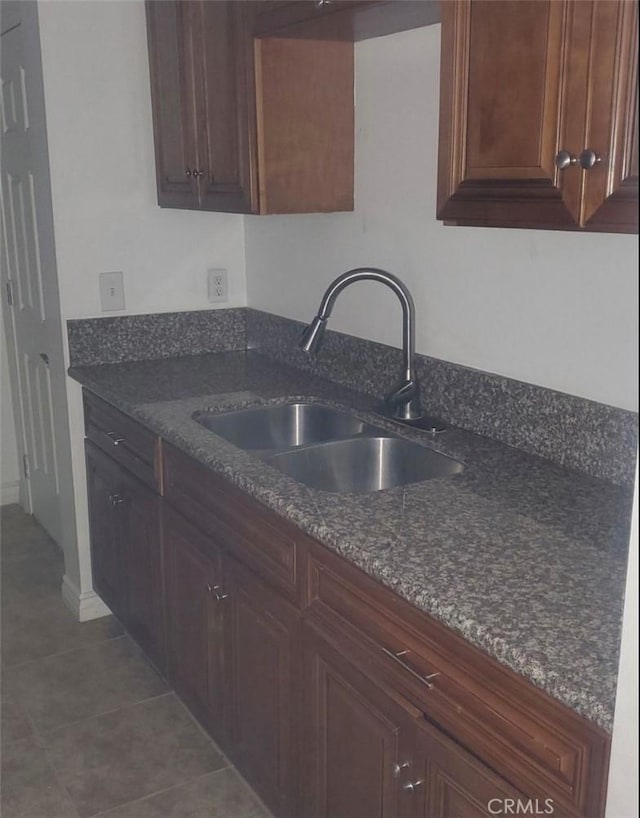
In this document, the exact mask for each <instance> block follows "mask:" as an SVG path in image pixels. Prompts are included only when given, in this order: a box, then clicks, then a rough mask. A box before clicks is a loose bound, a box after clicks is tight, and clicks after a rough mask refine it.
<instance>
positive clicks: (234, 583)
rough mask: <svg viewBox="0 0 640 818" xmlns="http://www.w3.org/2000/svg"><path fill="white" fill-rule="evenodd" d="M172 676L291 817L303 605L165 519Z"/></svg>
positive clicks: (264, 792) (209, 541)
mask: <svg viewBox="0 0 640 818" xmlns="http://www.w3.org/2000/svg"><path fill="white" fill-rule="evenodd" d="M164 521H165V523H164V541H165V564H166V600H167V623H168V645H169V675H170V678H171V681H172V683H173V685H174V687H175V688H176V690H177V691H178V693H179V694H180V695H181V696H182V697H183V699H184V700H185V702H186V703H187V704H188V705H189V706H190V707H191V708H192V709H193V711H194V713H195V714H196V715H197V716H198V717H199V718H200V719H201V720H202V721H203V723H204V724H205V726H206V727H207V728H208V730H209V732H210V733H211V734H212V736H213V737H214V739H215V740H216V741H217V742H218V743H219V744H220V745H221V746H222V747H223V749H224V750H225V752H227V753H228V755H230V756H231V758H232V759H233V760H234V761H235V762H236V764H237V765H238V766H239V767H240V769H241V770H242V772H243V774H244V775H245V776H246V778H247V779H248V780H249V781H250V782H251V784H252V785H253V787H254V788H255V789H256V791H257V792H258V793H259V794H260V796H261V797H262V798H263V799H264V801H265V802H266V803H267V804H268V805H269V806H270V807H271V808H272V809H273V810H274V811H275V812H276V814H277V815H291V816H295V815H296V812H295V808H294V804H295V799H296V774H295V769H296V764H295V756H296V754H295V752H294V746H293V736H292V729H293V723H294V710H295V709H296V697H295V690H294V682H295V673H294V668H293V665H294V660H295V654H296V651H295V643H296V633H297V619H298V617H297V612H296V610H295V609H294V608H293V607H292V606H291V605H290V604H289V603H288V602H286V601H285V600H284V599H282V598H281V597H280V595H279V594H278V593H276V592H275V591H273V590H272V589H271V588H269V587H268V586H266V585H265V584H264V583H263V582H261V581H260V580H259V579H258V578H257V577H256V576H255V575H254V574H253V572H251V571H249V570H248V569H246V568H245V567H244V566H242V565H240V564H239V563H238V562H237V561H236V560H234V559H233V558H232V557H230V556H228V555H226V554H224V555H223V554H222V552H221V550H220V549H219V547H218V546H217V544H216V543H215V541H214V539H213V538H212V537H211V536H209V535H205V534H203V533H201V532H200V531H199V530H198V529H197V528H196V527H195V526H193V525H191V524H190V523H189V522H187V521H186V520H185V519H184V518H182V517H181V516H180V515H178V514H176V513H175V512H173V511H172V510H166V511H165V516H164Z"/></svg>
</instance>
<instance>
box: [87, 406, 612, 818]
mask: <svg viewBox="0 0 640 818" xmlns="http://www.w3.org/2000/svg"><path fill="white" fill-rule="evenodd" d="M113 411H115V410H113ZM116 419H117V418H116ZM110 425H111V424H110ZM117 439H118V441H120V438H119V437H118V438H117ZM105 445H106V444H105ZM130 448H131V447H130ZM161 448H162V457H163V458H164V473H163V481H162V482H161V483H160V482H159V483H158V484H157V485H162V486H164V492H165V494H164V496H163V497H160V496H159V494H157V493H156V492H154V491H153V489H152V488H151V486H152V485H154V484H153V483H152V482H151V477H150V476H149V475H148V474H146V473H145V472H142V473H143V475H145V474H146V477H147V482H146V484H145V483H143V482H142V481H141V480H139V479H138V477H134V476H133V473H132V472H131V471H130V470H129V469H128V468H126V467H125V466H124V465H123V463H122V460H123V458H124V455H123V454H118V452H116V454H115V455H114V456H113V457H112V456H110V455H108V454H107V453H105V452H104V451H103V450H102V448H98V447H96V446H95V445H94V444H93V443H91V442H90V441H87V443H86V458H87V476H88V492H89V507H90V509H89V510H90V524H91V548H92V564H93V577H94V584H95V588H96V590H97V591H98V593H99V594H100V595H101V596H102V597H103V599H104V601H105V602H106V603H107V604H108V605H109V606H110V607H111V608H112V610H113V612H114V613H115V614H116V615H117V616H118V617H119V618H120V619H121V620H122V622H123V623H124V624H125V626H126V627H127V628H128V630H129V631H130V633H131V634H132V636H134V638H135V639H136V640H137V641H138V642H139V644H140V645H141V646H142V647H143V649H144V650H145V651H146V652H147V653H148V655H149V656H150V658H151V659H152V660H153V661H155V662H156V664H157V665H158V666H159V667H160V668H161V669H166V673H167V675H168V677H169V678H170V680H171V682H172V684H173V686H174V688H175V689H176V691H177V692H178V693H179V695H180V696H181V697H182V698H183V700H184V701H185V703H186V704H187V705H188V706H189V707H190V708H191V710H192V711H193V713H194V714H195V715H196V717H197V718H198V719H199V720H200V722H201V723H202V724H203V725H204V726H205V727H206V729H207V730H208V731H209V732H210V733H211V735H212V736H213V738H214V739H215V740H216V742H217V743H218V744H219V745H220V746H221V747H222V749H223V750H224V752H225V753H226V754H227V755H228V756H229V758H231V759H232V760H233V762H234V763H235V764H236V765H237V767H238V768H239V770H240V772H241V773H242V774H243V775H244V776H245V777H246V778H247V780H248V781H249V783H250V784H251V785H252V786H253V787H254V789H255V790H256V791H257V792H258V794H259V795H260V796H261V797H262V798H263V799H264V801H265V803H266V804H267V805H268V806H269V808H270V809H271V810H272V811H273V813H274V815H275V816H276V818H462V817H463V816H464V818H482V817H483V816H485V817H486V816H489V815H492V814H509V812H508V810H509V809H511V810H512V812H513V810H514V809H515V808H516V806H517V804H518V803H519V804H520V805H524V807H523V809H525V811H526V810H528V811H529V812H531V811H532V809H534V808H535V809H536V810H538V813H540V811H542V814H552V815H554V817H555V818H602V815H603V814H604V801H605V793H606V784H605V782H606V773H607V759H608V749H609V742H608V737H607V736H606V735H605V734H604V732H603V731H601V730H599V728H597V727H595V726H594V725H593V724H591V723H589V722H587V721H586V720H585V719H582V718H581V717H580V716H578V715H577V714H576V713H574V712H573V711H571V710H569V709H568V708H564V707H562V706H561V705H559V704H558V703H557V702H555V701H554V700H551V699H549V698H548V697H545V695H544V694H543V693H541V692H540V691H538V690H536V689H535V688H533V686H532V685H529V684H528V683H527V682H526V681H525V680H524V679H521V678H520V677H518V676H516V675H515V674H512V673H510V672H509V671H507V670H506V669H505V668H504V667H502V666H498V665H497V663H494V662H493V660H490V659H489V658H488V657H484V656H483V655H479V653H478V652H477V651H476V649H475V648H472V647H471V646H469V645H468V644H466V643H464V642H463V640H461V639H460V638H459V637H457V636H455V635H454V634H452V633H450V632H449V631H448V630H446V629H445V628H444V627H443V626H442V625H440V624H438V623H436V622H434V621H432V620H430V619H429V618H428V617H426V616H425V615H423V614H422V613H420V612H418V611H416V610H415V609H413V608H410V606H408V604H407V603H405V602H404V601H403V600H401V599H400V598H399V597H396V596H395V595H392V594H391V593H390V592H389V591H387V590H386V589H384V588H382V587H381V586H379V585H377V584H376V583H374V581H373V580H372V579H370V578H368V577H365V576H363V575H362V574H361V572H359V571H358V569H356V568H355V567H354V566H352V565H349V564H348V563H346V562H345V561H344V560H342V559H341V558H339V557H337V556H336V555H335V554H331V553H330V552H329V551H327V549H324V548H323V547H321V546H320V545H319V544H318V543H316V542H314V541H312V540H310V538H308V537H306V535H303V534H302V532H300V533H299V534H298V533H297V532H296V530H295V529H293V528H292V526H290V525H289V524H288V523H284V522H283V521H282V520H281V519H280V518H279V517H278V516H277V515H275V514H271V513H270V512H268V511H267V510H266V509H265V508H264V506H262V505H260V504H258V503H257V502H255V501H254V500H252V499H251V498H250V497H249V496H248V495H246V496H243V497H240V496H239V491H238V489H236V488H233V487H229V489H227V488H226V486H225V484H224V481H223V480H222V479H219V478H216V480H215V481H212V480H211V479H210V477H211V472H210V471H208V470H207V469H206V468H205V467H204V466H201V465H200V464H198V463H196V462H192V461H189V460H188V458H186V457H185V455H183V454H181V453H176V452H174V450H172V449H171V447H170V446H168V445H165V444H162V447H161ZM116 449H117V447H116ZM117 457H119V458H120V460H121V462H117V459H116V458H117ZM132 457H133V455H132V454H131V453H130V452H128V453H127V458H128V459H129V460H130V459H131V458H132ZM129 460H127V462H129ZM147 471H148V470H147ZM165 626H166V639H165ZM425 674H426V675H425ZM431 679H435V682H433V683H432V682H431V681H430V680H431ZM481 738H482V740H480V739H481ZM494 745H495V746H496V747H499V748H500V752H499V753H498V752H493V751H492V747H493V746H494ZM500 810H502V812H500Z"/></svg>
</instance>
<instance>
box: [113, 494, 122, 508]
mask: <svg viewBox="0 0 640 818" xmlns="http://www.w3.org/2000/svg"><path fill="white" fill-rule="evenodd" d="M109 502H110V503H111V505H112V506H119V505H120V503H124V497H121V496H120V495H119V494H110V495H109Z"/></svg>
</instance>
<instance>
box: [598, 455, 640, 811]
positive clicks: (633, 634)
mask: <svg viewBox="0 0 640 818" xmlns="http://www.w3.org/2000/svg"><path fill="white" fill-rule="evenodd" d="M607 795H608V797H607V812H606V815H607V818H636V816H637V815H638V471H637V469H636V487H635V496H634V501H633V515H632V521H631V542H630V543H629V565H628V570H627V588H626V593H625V599H624V621H623V625H622V644H621V647H620V667H619V675H618V690H617V693H616V712H615V718H614V722H613V742H612V746H611V770H610V775H609V789H608V793H607Z"/></svg>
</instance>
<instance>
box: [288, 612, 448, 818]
mask: <svg viewBox="0 0 640 818" xmlns="http://www.w3.org/2000/svg"><path fill="white" fill-rule="evenodd" d="M303 640H304V650H303V656H304V682H303V684H304V692H303V696H304V702H303V711H304V720H303V725H304V727H303V734H302V736H301V753H302V757H303V764H304V772H303V804H304V806H303V810H302V814H303V815H304V816H305V818H398V812H399V787H398V784H399V782H400V775H401V771H402V770H404V769H405V768H406V765H407V764H409V763H410V749H409V752H407V746H408V745H407V740H409V742H410V736H411V734H412V722H413V720H414V719H415V715H416V714H415V712H413V713H412V712H411V709H410V706H409V705H408V708H409V709H405V707H404V706H403V704H402V703H401V702H402V700H401V698H400V697H399V696H395V695H394V694H392V693H391V692H389V691H387V690H386V689H385V688H382V687H379V686H378V685H376V684H375V683H374V682H373V681H372V678H375V676H374V675H373V672H372V671H371V669H368V668H367V667H365V666H362V665H360V662H359V660H354V659H353V655H354V654H353V652H352V651H351V650H350V649H349V647H348V645H347V646H345V643H342V645H341V646H338V645H337V644H336V643H335V642H334V641H333V638H332V636H330V635H329V634H325V633H323V630H322V627H318V626H317V625H316V624H313V625H312V624H311V622H310V620H307V621H306V622H305V625H304V628H303ZM354 647H355V646H354ZM408 737H409V738H408ZM439 818H440V817H439Z"/></svg>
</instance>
